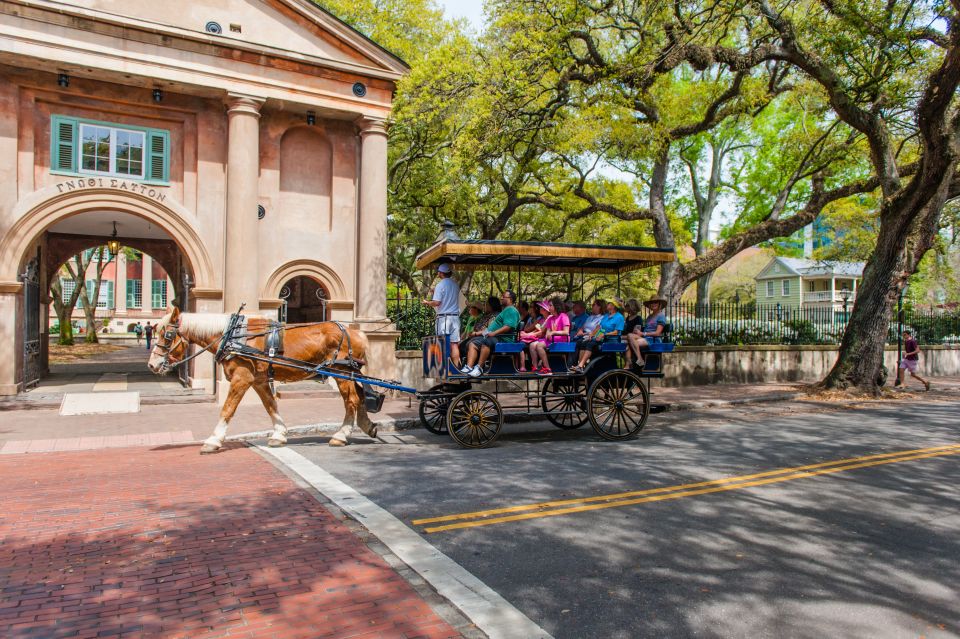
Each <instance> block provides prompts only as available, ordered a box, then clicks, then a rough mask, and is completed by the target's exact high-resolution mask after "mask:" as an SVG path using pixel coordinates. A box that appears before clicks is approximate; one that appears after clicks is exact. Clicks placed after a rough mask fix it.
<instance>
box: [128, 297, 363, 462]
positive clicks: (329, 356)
mask: <svg viewBox="0 0 960 639" xmlns="http://www.w3.org/2000/svg"><path fill="white" fill-rule="evenodd" d="M246 319H247V326H246V331H245V333H246V334H249V335H250V337H249V338H247V340H246V344H247V345H248V346H250V347H252V348H254V349H259V350H261V351H263V350H265V349H264V342H265V340H266V337H265V336H264V335H263V333H265V332H266V331H267V330H268V327H269V324H270V320H269V319H267V318H265V317H257V316H252V315H247V316H246ZM229 322H230V315H226V314H217V313H181V312H180V310H179V309H176V308H174V309H173V310H172V311H170V312H169V313H167V315H165V316H164V318H163V319H162V320H160V323H159V324H158V325H157V329H156V330H157V332H156V335H157V342H156V344H155V345H154V347H153V351H152V352H151V353H150V360H149V361H148V362H147V366H149V367H150V370H152V371H153V372H154V373H158V374H161V375H162V374H165V373H168V372H170V371H171V370H173V369H174V368H175V367H176V365H177V363H178V362H180V361H182V360H183V359H184V357H186V356H187V354H188V350H189V345H190V344H195V345H197V346H200V347H201V348H204V349H210V350H211V351H214V352H215V351H216V349H217V345H218V344H219V343H220V340H221V338H222V337H223V334H224V332H225V331H226V330H227V327H228V323H229ZM348 349H350V350H352V355H353V358H354V359H356V360H357V361H358V362H360V363H361V364H362V363H363V362H364V360H365V359H366V352H367V336H366V335H364V334H363V332H362V331H359V330H356V329H341V328H340V326H339V325H337V324H335V323H332V322H326V323H321V324H289V325H287V326H285V328H284V334H283V350H284V353H283V354H284V356H285V357H289V358H292V359H296V360H300V361H302V362H310V363H312V364H320V363H322V362H326V361H330V360H334V359H346V358H347V357H348V356H349V354H350V350H348ZM221 364H222V365H223V373H224V375H225V376H226V378H227V379H228V380H230V393H229V394H228V395H227V400H226V401H225V402H224V403H223V407H222V408H221V409H220V421H219V422H217V426H216V428H214V431H213V434H212V435H210V437H208V438H207V439H206V440H204V442H203V447H202V448H201V449H200V452H201V453H215V452H217V451H218V450H220V448H221V447H222V446H223V441H224V439H225V438H226V436H227V426H228V425H229V423H230V419H231V418H232V417H233V414H234V413H235V412H236V411H237V407H238V406H239V405H240V400H241V399H243V395H244V394H245V393H246V392H247V389H249V388H250V387H251V386H252V387H253V389H254V390H255V391H256V392H257V395H259V396H260V401H262V402H263V407H264V408H266V409H267V413H268V414H269V415H270V419H272V420H273V433H272V434H271V435H270V439H269V440H268V442H267V443H268V445H270V446H283V445H284V444H285V443H287V426H286V424H284V423H283V419H282V418H281V417H280V413H279V412H278V410H277V399H276V397H274V395H273V392H272V391H271V388H270V378H269V375H268V368H269V365H268V364H267V363H266V362H261V361H257V360H254V359H250V358H246V357H243V356H242V355H234V356H232V357H230V358H228V359H224V360H223V361H222V362H221ZM334 368H340V369H343V370H345V371H348V370H349V369H348V368H347V367H346V366H341V365H337V366H335V367H334ZM273 369H274V379H275V380H276V381H278V382H295V381H300V380H303V379H309V378H310V377H312V375H311V374H310V373H308V372H306V371H302V370H298V369H295V368H290V367H287V366H279V365H276V364H275V365H274V367H273ZM335 381H336V382H337V386H338V387H339V389H340V395H341V396H343V406H344V409H345V415H344V417H343V424H342V425H341V427H340V430H338V431H337V432H336V433H335V434H334V435H333V437H332V438H331V439H330V445H331V446H346V444H347V435H349V434H350V431H351V430H352V429H353V425H354V423H355V421H357V420H359V424H358V425H359V426H360V428H361V429H362V430H363V432H364V433H366V434H367V435H369V436H370V437H376V436H377V427H376V425H375V424H373V422H371V421H370V418H369V417H368V416H367V411H366V408H365V407H364V404H363V398H362V397H361V395H360V393H359V392H358V390H357V384H356V383H355V382H352V381H348V380H335Z"/></svg>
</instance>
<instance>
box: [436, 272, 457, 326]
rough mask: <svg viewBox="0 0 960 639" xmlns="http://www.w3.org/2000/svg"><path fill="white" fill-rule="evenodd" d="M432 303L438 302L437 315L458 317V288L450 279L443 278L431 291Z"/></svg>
mask: <svg viewBox="0 0 960 639" xmlns="http://www.w3.org/2000/svg"><path fill="white" fill-rule="evenodd" d="M433 301H434V302H440V306H438V307H437V308H436V311H437V315H456V316H458V317H459V316H460V287H459V286H457V283H456V282H455V281H454V280H453V278H452V277H444V278H443V279H441V280H440V282H438V283H437V287H436V288H435V289H433Z"/></svg>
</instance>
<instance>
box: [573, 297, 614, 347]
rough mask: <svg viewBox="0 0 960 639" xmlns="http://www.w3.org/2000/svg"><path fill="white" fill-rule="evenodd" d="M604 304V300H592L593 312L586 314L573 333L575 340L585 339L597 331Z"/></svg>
mask: <svg viewBox="0 0 960 639" xmlns="http://www.w3.org/2000/svg"><path fill="white" fill-rule="evenodd" d="M606 305H607V304H606V302H604V301H603V300H594V302H593V307H592V310H593V312H592V313H590V314H589V315H587V317H586V319H585V320H584V321H583V325H582V326H581V327H580V330H579V331H577V333H576V334H575V335H574V338H576V339H577V341H580V340H583V339H587V338H588V337H590V335H592V334H593V333H595V332H596V331H597V329H598V328H599V327H600V320H601V319H602V318H603V309H604V308H605V307H606Z"/></svg>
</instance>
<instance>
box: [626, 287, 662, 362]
mask: <svg viewBox="0 0 960 639" xmlns="http://www.w3.org/2000/svg"><path fill="white" fill-rule="evenodd" d="M643 305H644V306H646V307H647V308H648V309H649V310H650V314H649V315H647V318H646V319H645V320H644V322H643V324H641V325H639V326H636V327H635V328H634V329H633V331H632V332H631V333H629V334H628V335H627V345H628V346H627V351H628V352H630V351H633V354H634V356H635V357H636V360H635V361H636V363H637V366H639V367H640V368H643V364H644V359H643V355H642V354H641V351H643V349H645V348H647V347H648V346H649V345H650V344H659V343H660V342H661V340H662V338H663V331H664V330H665V329H666V327H667V317H666V315H664V310H665V309H666V308H667V300H665V299H663V298H662V297H654V298H651V299H648V300H647V301H646V302H644V303H643Z"/></svg>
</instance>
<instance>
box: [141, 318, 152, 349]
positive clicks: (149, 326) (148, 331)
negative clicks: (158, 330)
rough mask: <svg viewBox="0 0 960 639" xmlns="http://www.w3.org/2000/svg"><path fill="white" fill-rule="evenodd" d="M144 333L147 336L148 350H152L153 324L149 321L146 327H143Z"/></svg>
mask: <svg viewBox="0 0 960 639" xmlns="http://www.w3.org/2000/svg"><path fill="white" fill-rule="evenodd" d="M143 333H144V335H146V337H147V350H148V351H149V350H150V342H152V341H153V324H151V323H150V322H147V325H146V327H145V328H144V329H143Z"/></svg>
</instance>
